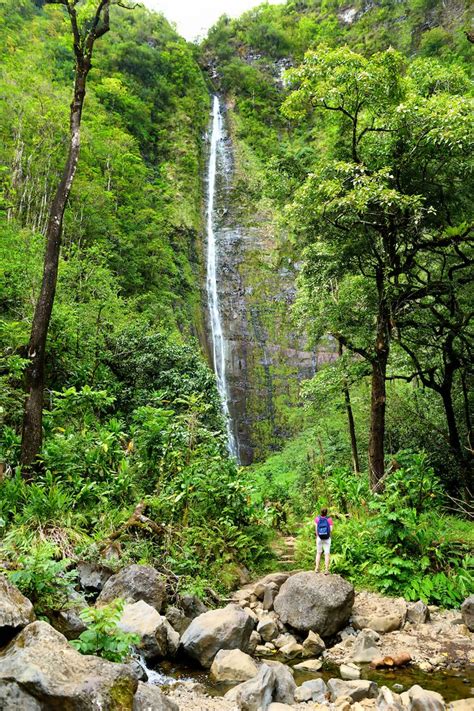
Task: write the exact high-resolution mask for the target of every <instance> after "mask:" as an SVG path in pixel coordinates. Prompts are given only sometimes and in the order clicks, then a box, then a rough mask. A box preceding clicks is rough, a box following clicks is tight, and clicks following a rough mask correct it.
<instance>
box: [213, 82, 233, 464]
mask: <svg viewBox="0 0 474 711" xmlns="http://www.w3.org/2000/svg"><path fill="white" fill-rule="evenodd" d="M224 150H225V145H224V129H223V121H222V116H221V112H220V107H219V99H218V98H217V96H214V97H213V106H212V130H211V146H210V151H209V166H208V188H207V279H206V285H207V306H208V310H209V321H210V326H211V341H212V356H213V362H214V371H215V373H216V380H217V389H218V391H219V395H220V398H221V402H222V411H223V413H224V417H225V420H226V423H227V442H228V448H229V453H230V455H231V456H232V457H234V459H237V460H238V448H237V442H236V439H235V436H234V433H233V431H232V422H231V419H230V412H229V387H228V383H227V379H226V341H225V338H224V333H223V330H222V319H221V312H220V308H219V295H218V290H217V267H218V260H219V241H218V239H216V237H218V235H216V231H217V230H216V210H215V196H216V176H217V165H218V157H219V156H220V155H222V154H223V152H224Z"/></svg>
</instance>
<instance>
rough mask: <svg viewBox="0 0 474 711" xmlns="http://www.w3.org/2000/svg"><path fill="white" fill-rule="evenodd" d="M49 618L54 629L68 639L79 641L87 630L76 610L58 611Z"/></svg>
mask: <svg viewBox="0 0 474 711" xmlns="http://www.w3.org/2000/svg"><path fill="white" fill-rule="evenodd" d="M84 607H86V605H84ZM49 618H50V622H51V624H52V626H53V627H54V629H55V630H57V631H58V632H61V634H63V635H64V636H65V637H66V639H77V638H78V637H79V636H80V635H81V634H82V633H83V632H84V631H85V630H86V629H87V625H86V623H85V622H84V620H83V619H82V618H81V617H80V616H79V610H78V609H76V608H71V609H69V610H68V609H65V610H58V611H56V612H53V613H51V615H50V616H49Z"/></svg>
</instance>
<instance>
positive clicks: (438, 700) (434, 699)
mask: <svg viewBox="0 0 474 711" xmlns="http://www.w3.org/2000/svg"><path fill="white" fill-rule="evenodd" d="M408 697H409V699H410V702H409V704H408V711H444V709H445V703H444V699H443V697H442V696H441V694H438V693H437V692H436V691H428V690H427V689H422V687H421V686H419V685H418V684H415V686H412V687H411V688H410V689H408Z"/></svg>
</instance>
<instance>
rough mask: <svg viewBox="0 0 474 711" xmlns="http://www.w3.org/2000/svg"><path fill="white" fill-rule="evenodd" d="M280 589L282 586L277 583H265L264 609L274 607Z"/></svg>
mask: <svg viewBox="0 0 474 711" xmlns="http://www.w3.org/2000/svg"><path fill="white" fill-rule="evenodd" d="M279 590H280V587H279V586H278V585H277V584H276V583H269V584H268V585H265V592H264V595H263V609H264V610H272V609H273V603H274V601H275V598H276V596H277V595H278V591H279Z"/></svg>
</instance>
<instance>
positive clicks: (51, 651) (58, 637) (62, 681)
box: [0, 622, 138, 711]
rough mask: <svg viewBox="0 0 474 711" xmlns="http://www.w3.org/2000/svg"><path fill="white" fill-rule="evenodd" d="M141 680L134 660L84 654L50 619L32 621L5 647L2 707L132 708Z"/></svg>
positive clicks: (0, 661)
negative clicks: (126, 661)
mask: <svg viewBox="0 0 474 711" xmlns="http://www.w3.org/2000/svg"><path fill="white" fill-rule="evenodd" d="M137 685H138V681H137V679H136V678H135V676H134V674H133V672H132V670H131V669H130V668H129V667H128V665H126V664H113V663H112V662H107V661H105V660H103V659H99V657H93V656H89V655H84V654H80V653H79V652H77V651H76V650H75V649H73V648H72V647H71V645H70V644H69V642H68V641H67V639H66V638H65V637H64V635H62V634H60V633H59V632H57V631H56V630H55V629H53V627H51V626H50V625H48V624H47V622H33V623H32V624H30V625H28V626H27V627H25V628H24V629H23V630H22V631H21V632H20V633H19V634H18V635H17V636H16V637H15V639H14V640H13V641H11V642H10V644H9V645H8V646H7V647H5V648H4V649H3V650H2V651H1V652H0V699H1V700H2V703H3V704H4V705H2V703H0V708H5V709H8V708H11V709H16V708H18V709H22V711H23V710H24V709H27V710H28V711H30V709H31V711H33V710H34V711H36V709H61V711H90V709H93V708H94V709H95V708H97V709H99V708H100V709H101V710H102V711H129V709H131V708H132V706H133V696H134V694H135V691H136V689H137ZM13 699H19V704H18V705H17V706H13V705H9V704H10V700H13ZM5 700H6V701H5ZM4 702H5V703H4Z"/></svg>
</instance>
